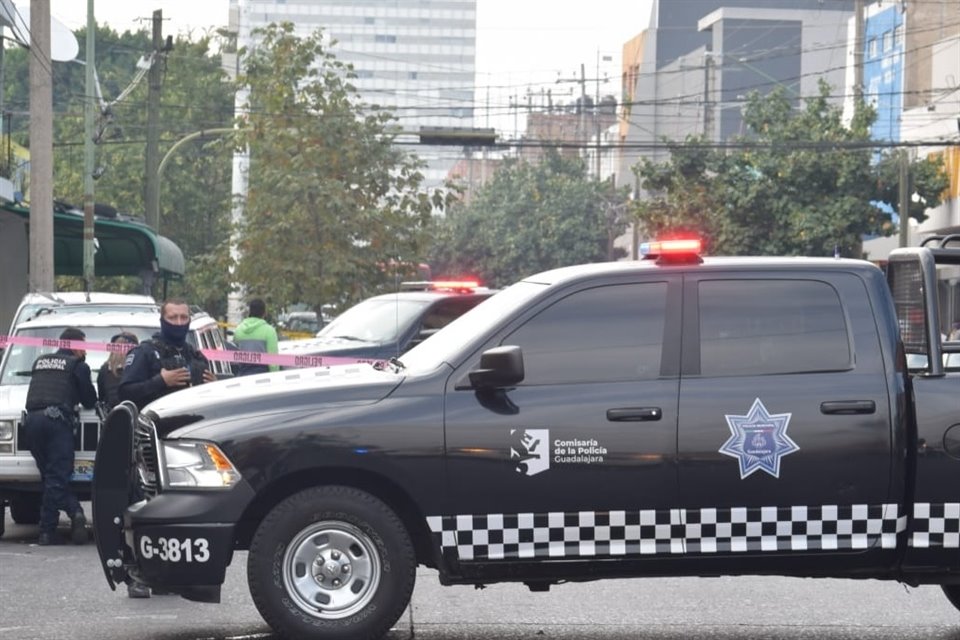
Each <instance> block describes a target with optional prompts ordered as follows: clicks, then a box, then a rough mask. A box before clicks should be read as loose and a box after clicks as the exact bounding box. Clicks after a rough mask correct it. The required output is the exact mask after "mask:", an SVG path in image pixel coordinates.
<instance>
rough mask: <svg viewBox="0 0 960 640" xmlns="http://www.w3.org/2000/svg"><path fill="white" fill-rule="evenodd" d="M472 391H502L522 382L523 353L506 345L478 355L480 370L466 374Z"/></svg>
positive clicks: (518, 348)
mask: <svg viewBox="0 0 960 640" xmlns="http://www.w3.org/2000/svg"><path fill="white" fill-rule="evenodd" d="M468 376H469V378H470V384H471V385H472V386H473V388H474V389H502V388H505V387H512V386H514V385H516V384H517V383H519V382H521V381H523V352H522V351H521V350H520V347H517V346H513V345H507V346H503V347H494V348H493V349H488V350H486V351H484V352H483V354H481V355H480V368H478V369H474V370H473V371H471V372H470V373H469V374H468Z"/></svg>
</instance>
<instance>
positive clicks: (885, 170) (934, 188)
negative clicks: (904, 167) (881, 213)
mask: <svg viewBox="0 0 960 640" xmlns="http://www.w3.org/2000/svg"><path fill="white" fill-rule="evenodd" d="M901 153H906V152H905V151H887V152H886V153H884V154H883V157H882V158H881V159H880V162H879V163H878V164H877V167H876V173H877V195H876V198H877V200H879V201H880V202H884V203H886V204H887V205H889V206H890V208H892V209H893V210H894V211H896V212H897V215H899V214H900V163H901V155H900V154H901ZM908 176H909V179H910V187H911V188H910V196H911V198H910V199H909V201H908V202H909V207H908V214H909V216H910V217H911V218H913V219H914V220H916V221H917V222H923V221H924V220H926V219H927V212H926V210H927V209H928V208H933V207H937V206H939V205H940V203H941V202H943V193H944V191H945V190H946V188H947V187H949V186H950V177H949V176H948V175H947V172H946V171H945V170H944V166H943V156H940V155H936V156H928V157H925V158H919V159H917V160H915V161H913V162H911V163H910V167H909V170H908ZM914 194H916V195H917V196H919V197H917V198H913V197H912V196H913V195H914Z"/></svg>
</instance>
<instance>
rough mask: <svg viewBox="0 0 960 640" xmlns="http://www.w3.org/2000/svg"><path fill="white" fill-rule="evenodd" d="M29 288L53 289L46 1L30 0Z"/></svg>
mask: <svg viewBox="0 0 960 640" xmlns="http://www.w3.org/2000/svg"><path fill="white" fill-rule="evenodd" d="M30 35H31V44H30V55H29V56H28V57H29V58H30V277H29V280H30V283H29V284H30V291H53V288H54V281H53V275H54V274H53V63H52V61H51V58H50V0H30Z"/></svg>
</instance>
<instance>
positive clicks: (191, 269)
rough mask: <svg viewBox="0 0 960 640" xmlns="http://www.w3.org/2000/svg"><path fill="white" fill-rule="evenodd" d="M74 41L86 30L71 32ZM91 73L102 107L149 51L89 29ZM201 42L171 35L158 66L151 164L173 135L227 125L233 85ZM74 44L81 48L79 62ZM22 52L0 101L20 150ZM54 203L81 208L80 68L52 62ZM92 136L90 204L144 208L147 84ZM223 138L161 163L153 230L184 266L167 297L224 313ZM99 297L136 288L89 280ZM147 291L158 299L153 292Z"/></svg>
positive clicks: (13, 57)
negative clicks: (156, 132)
mask: <svg viewBox="0 0 960 640" xmlns="http://www.w3.org/2000/svg"><path fill="white" fill-rule="evenodd" d="M76 35H77V39H78V40H79V42H80V43H83V42H85V40H86V30H85V29H81V30H79V31H77V32H76ZM95 37H96V69H97V76H98V78H99V81H100V87H101V90H102V92H103V98H104V100H105V101H107V102H111V101H113V100H114V99H115V98H117V97H118V96H119V95H120V94H121V92H122V91H123V90H124V89H125V88H126V87H127V86H128V85H129V84H130V82H131V80H132V79H133V78H134V76H135V74H136V72H137V62H138V60H139V59H140V58H141V56H145V55H148V54H149V52H150V51H151V50H152V48H153V45H152V38H151V35H150V34H149V33H148V32H147V31H145V30H144V31H138V32H129V31H127V32H124V33H123V34H120V33H117V32H116V31H114V30H112V29H110V28H109V27H105V26H104V27H98V28H97V29H96V34H95ZM214 44H215V42H214V41H213V40H212V38H211V36H209V35H202V36H200V37H199V38H197V39H196V40H193V39H191V38H189V37H186V36H183V35H181V36H179V37H178V38H177V39H176V40H175V42H174V48H173V50H172V51H171V52H170V53H168V54H167V56H166V58H165V61H164V63H163V64H164V66H163V80H162V89H161V101H160V130H161V134H160V140H161V142H160V147H159V153H160V157H163V155H164V154H165V153H166V152H167V151H168V150H169V149H170V147H171V146H172V145H173V144H174V143H175V142H176V141H177V140H179V139H180V138H182V137H183V136H184V135H186V134H188V133H192V132H195V131H199V130H201V129H204V130H205V129H211V128H217V127H229V126H230V125H231V124H232V119H233V86H232V84H231V83H229V82H227V81H226V78H225V76H224V73H223V70H222V68H221V60H220V56H219V54H217V53H214V51H213V45H214ZM83 51H84V47H83V46H81V55H82V52H83ZM28 56H29V52H27V51H26V50H24V49H14V50H11V51H9V53H8V55H7V57H6V59H5V73H6V78H7V80H6V86H5V90H6V101H7V105H8V107H9V108H11V109H12V110H13V111H14V114H15V116H14V119H13V121H12V123H11V125H12V133H13V137H14V138H15V139H16V140H17V141H18V142H20V143H21V144H23V145H24V146H29V139H28V130H29V118H28V117H27V113H28V108H29V90H28V87H29V76H28ZM53 93H54V112H55V116H54V198H55V199H57V200H60V201H64V202H67V203H70V204H73V205H74V206H76V207H77V208H82V206H83V189H84V187H83V144H84V133H83V112H84V96H86V94H87V92H86V88H85V68H84V65H81V64H75V63H62V62H54V63H53ZM98 128H99V129H102V135H101V136H100V142H99V144H98V145H97V147H96V166H97V167H100V168H102V169H103V173H102V177H100V178H99V179H98V180H97V181H96V183H95V185H94V199H95V201H96V202H98V203H104V204H109V205H111V206H113V207H115V208H117V209H118V210H119V211H120V212H121V213H125V214H128V215H132V216H141V215H142V214H143V211H144V192H145V185H146V180H145V168H146V167H145V160H144V158H145V149H146V131H147V81H146V79H144V80H142V81H141V82H140V83H139V84H138V85H137V87H136V89H134V90H133V92H132V93H130V94H129V95H128V96H127V98H125V99H124V100H123V101H121V102H119V103H117V104H115V105H113V106H112V107H111V109H110V113H109V115H108V116H106V117H100V118H99V119H98ZM231 152H232V147H231V145H230V144H229V141H217V140H214V139H201V140H199V141H197V142H195V143H188V144H186V145H184V146H182V147H180V148H179V149H178V150H177V151H176V152H175V155H173V156H172V157H171V158H170V161H169V163H168V165H167V167H166V170H165V172H164V174H163V176H162V180H161V182H160V230H159V231H160V233H161V234H163V235H165V236H167V237H168V238H170V239H171V240H173V241H174V242H175V243H176V244H177V245H178V246H179V247H180V249H181V250H182V251H183V253H184V258H185V259H186V262H187V266H186V278H185V281H184V282H183V283H179V284H175V285H174V287H173V289H172V290H171V292H177V293H181V294H182V295H184V296H186V297H187V298H188V299H189V300H190V301H191V302H192V303H196V304H200V305H202V306H204V307H205V308H206V309H207V310H208V311H210V312H211V313H217V314H220V313H223V312H224V310H225V308H226V292H227V290H228V286H227V281H228V279H229V276H228V271H227V266H228V253H227V238H228V236H229V212H230V171H231V162H230V159H231ZM96 287H97V288H98V289H103V290H116V291H119V290H126V291H130V290H137V289H138V287H137V285H136V283H135V282H133V281H132V279H130V278H124V279H121V278H109V279H99V278H98V282H97V284H96ZM157 293H160V292H159V290H158V291H157Z"/></svg>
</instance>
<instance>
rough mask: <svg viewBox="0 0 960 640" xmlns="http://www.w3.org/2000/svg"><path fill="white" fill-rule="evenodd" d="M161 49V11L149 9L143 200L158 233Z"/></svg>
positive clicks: (149, 222) (152, 226)
mask: <svg viewBox="0 0 960 640" xmlns="http://www.w3.org/2000/svg"><path fill="white" fill-rule="evenodd" d="M162 48H163V10H161V9H157V10H156V11H154V12H153V53H152V54H151V60H150V74H149V76H148V78H149V80H148V84H147V151H146V156H147V157H146V169H145V175H146V180H145V181H144V194H143V201H144V205H145V206H146V210H147V211H146V213H147V225H148V226H150V227H151V228H153V230H154V231H156V232H157V233H159V232H160V187H159V183H158V182H159V177H158V175H157V165H158V164H159V158H160V148H159V147H160V80H161V73H162V71H163V70H162V69H161V67H160V62H161V59H162V56H161V55H160V52H161V49H162Z"/></svg>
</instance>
